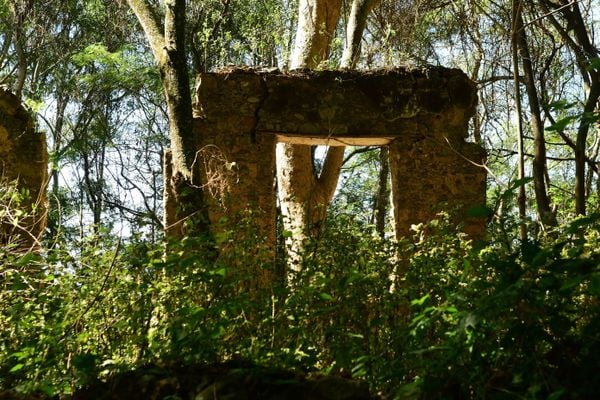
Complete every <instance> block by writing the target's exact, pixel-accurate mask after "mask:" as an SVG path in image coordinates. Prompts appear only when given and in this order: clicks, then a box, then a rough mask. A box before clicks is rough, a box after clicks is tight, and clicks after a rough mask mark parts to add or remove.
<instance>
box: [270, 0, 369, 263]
mask: <svg viewBox="0 0 600 400" xmlns="http://www.w3.org/2000/svg"><path fill="white" fill-rule="evenodd" d="M378 2H379V0H354V2H353V6H352V10H353V12H352V16H351V21H350V23H349V27H348V37H349V39H348V40H347V45H346V48H345V50H344V53H345V54H347V56H346V59H347V61H345V63H348V64H345V65H344V64H343V65H342V66H343V67H348V68H352V67H354V66H355V64H356V60H357V59H358V55H359V52H360V37H361V36H362V32H363V30H364V27H365V24H366V18H367V15H368V13H369V11H371V10H372V8H373V7H374V6H375V4H377V3H378ZM341 7H342V1H341V0H300V2H299V10H298V11H299V12H298V28H297V32H296V41H295V44H294V49H293V51H292V58H291V66H290V68H291V69H297V68H316V67H318V66H319V65H320V64H321V63H322V62H324V61H327V59H328V58H329V51H330V46H331V40H332V39H333V37H334V36H335V30H336V27H337V24H338V20H339V18H340V13H341ZM344 150H345V147H343V146H339V147H330V148H329V149H328V150H327V155H326V158H325V163H324V165H323V169H322V171H321V173H320V174H319V175H317V174H316V172H315V171H314V169H313V162H312V151H311V146H309V145H297V144H287V143H280V144H279V145H278V146H277V182H278V189H279V200H280V203H281V211H282V214H283V216H284V219H283V222H284V229H285V230H286V231H288V232H291V233H292V236H291V237H288V239H287V246H288V250H289V254H288V259H289V263H288V264H289V267H290V268H291V269H292V270H294V271H298V270H299V269H300V267H301V266H300V263H301V260H300V255H301V253H302V250H303V247H304V243H305V241H306V239H307V235H310V236H311V237H316V236H318V234H319V231H320V229H321V227H322V226H323V222H324V221H325V218H326V216H327V206H328V205H329V203H330V202H331V199H332V197H333V194H334V193H335V189H336V187H337V182H338V179H339V175H340V170H341V168H342V163H343V160H344Z"/></svg>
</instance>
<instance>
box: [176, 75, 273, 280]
mask: <svg viewBox="0 0 600 400" xmlns="http://www.w3.org/2000/svg"><path fill="white" fill-rule="evenodd" d="M196 95H197V99H196V101H195V106H194V107H195V108H194V127H193V135H194V138H195V141H196V148H197V149H198V150H197V152H196V157H195V163H196V165H195V166H194V167H196V168H194V169H195V170H196V169H197V170H200V171H201V175H202V176H201V177H200V178H201V179H200V180H199V182H201V185H202V190H203V191H204V193H205V196H204V198H205V202H206V206H207V208H208V217H209V220H210V225H211V231H212V234H213V236H214V239H215V241H216V244H217V246H218V248H219V253H220V257H221V259H222V261H223V262H224V264H225V265H226V266H228V267H231V269H232V270H235V273H236V274H238V276H240V277H241V278H242V279H246V277H247V278H248V279H251V281H252V282H253V285H254V286H258V287H266V286H269V285H270V284H272V283H273V281H274V274H275V271H274V263H275V253H276V246H275V243H276V237H275V229H276V219H277V214H276V209H275V199H276V193H275V145H276V141H277V139H276V135H275V134H261V135H257V134H256V125H257V123H258V109H259V107H260V105H261V103H262V101H263V100H264V99H263V96H264V95H265V90H264V82H263V78H262V76H261V75H259V74H238V75H235V74H232V75H228V76H227V75H218V74H205V75H203V76H202V77H201V78H199V80H198V86H197V92H196ZM167 161H168V160H167ZM165 204H166V208H165V214H166V215H165V219H166V221H165V222H166V226H176V224H177V221H175V220H174V215H175V212H174V210H175V208H176V207H177V204H173V202H172V201H171V199H170V196H168V195H167V196H166V198H165ZM244 267H246V268H252V270H244Z"/></svg>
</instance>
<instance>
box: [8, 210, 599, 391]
mask: <svg viewBox="0 0 600 400" xmlns="http://www.w3.org/2000/svg"><path fill="white" fill-rule="evenodd" d="M251 219H252V217H251V216H250V217H249V218H248V220H247V221H246V222H244V223H241V224H239V225H238V230H237V231H236V232H229V233H228V232H223V234H222V235H219V238H218V240H220V241H221V244H227V246H226V247H227V248H228V251H227V252H223V253H222V254H219V255H215V254H212V255H211V256H210V257H207V256H206V252H198V251H197V250H198V249H199V248H205V247H206V243H205V242H203V241H201V242H200V243H199V242H198V239H192V238H185V239H184V240H182V241H181V242H178V243H171V244H168V245H167V247H165V245H164V244H159V245H151V244H149V243H146V242H144V241H142V240H137V239H136V238H133V239H131V240H129V241H127V242H126V243H125V242H121V241H119V240H117V239H115V238H113V237H111V236H110V235H107V234H102V233H101V234H100V235H99V236H97V237H94V238H90V239H88V240H85V241H81V242H79V243H76V244H74V245H72V246H71V247H69V248H68V249H63V248H62V247H61V246H56V247H55V248H53V249H52V250H51V251H48V252H47V253H42V254H37V255H34V254H31V253H28V254H25V255H16V254H14V253H11V252H9V251H8V250H6V249H3V250H0V266H1V268H2V269H1V280H0V285H1V288H0V296H1V301H2V304H3V305H5V307H3V308H2V310H1V311H0V326H2V329H1V330H0V386H1V387H3V388H11V387H17V388H18V389H19V390H21V391H25V392H31V391H35V390H38V391H43V392H46V393H48V394H68V393H72V392H73V391H74V390H75V389H76V388H78V387H80V386H82V385H85V384H88V383H91V382H93V381H94V380H97V379H104V378H106V377H107V376H109V375H112V374H115V373H118V372H119V371H124V370H129V369H132V368H135V367H136V366H140V365H143V364H149V363H156V364H160V363H165V362H184V363H190V364H192V363H213V362H221V361H227V360H237V359H242V360H251V361H252V362H254V363H257V364H263V365H269V366H271V367H279V368H285V369H293V370H298V371H305V372H311V373H320V374H335V375H342V376H348V377H353V378H356V379H364V380H367V381H368V382H369V383H370V384H371V387H372V388H373V389H374V390H375V391H378V392H380V393H382V394H385V395H387V396H389V397H391V398H398V399H405V398H422V399H429V398H523V397H525V398H553V399H557V398H589V397H591V396H592V394H593V393H596V392H598V391H599V390H600V387H598V386H599V384H598V383H597V381H596V379H595V374H596V371H598V368H599V367H600V361H599V360H600V358H599V357H600V356H598V354H600V348H599V344H600V329H599V328H600V326H598V324H599V322H598V321H600V318H599V317H600V307H599V302H598V295H599V294H600V270H599V267H598V265H599V264H600V250H598V249H599V248H600V246H599V244H600V243H599V241H600V223H599V219H598V218H597V217H590V218H587V219H580V220H576V221H574V222H573V223H571V224H570V225H567V226H565V227H562V228H561V229H559V230H557V232H556V233H555V234H554V238H553V239H550V238H544V239H540V240H539V241H536V242H528V243H520V244H519V243H518V242H515V241H513V242H512V243H513V245H511V246H506V245H505V243H506V242H505V241H504V239H503V240H502V241H501V242H495V241H493V240H492V241H490V242H489V243H487V244H485V245H478V246H477V247H474V246H473V245H472V244H471V243H470V242H469V241H468V240H467V238H465V237H463V236H461V235H457V234H456V233H455V229H454V227H452V226H451V225H450V224H449V222H448V219H447V218H446V217H444V216H441V217H440V219H439V220H438V221H434V222H432V223H430V224H428V225H427V226H421V227H418V228H417V231H416V232H415V236H414V238H412V239H411V240H406V241H403V242H401V243H393V242H390V241H386V240H382V239H380V238H379V237H378V236H377V235H372V234H371V229H370V227H368V226H365V225H364V224H363V223H361V222H357V221H355V220H353V219H352V217H350V216H344V215H340V216H337V217H336V218H334V219H332V220H331V221H329V223H328V227H327V229H326V230H325V231H324V232H323V235H322V237H319V238H316V240H315V241H314V242H313V243H310V244H309V245H308V246H307V248H306V253H305V255H304V256H303V258H302V259H303V260H304V263H303V268H302V270H301V272H300V273H298V274H296V275H293V276H290V277H289V279H288V282H287V285H283V284H282V281H275V282H274V284H273V285H272V286H268V287H267V286H259V287H256V286H255V285H254V286H253V285H252V282H253V280H255V277H256V273H257V272H256V271H259V272H260V271H261V270H263V269H264V270H269V269H272V270H273V271H277V270H278V268H277V266H276V265H273V260H272V259H270V257H271V256H272V254H271V253H269V252H268V251H267V250H268V249H265V247H264V246H263V243H264V240H262V238H261V237H260V235H259V234H258V232H257V231H256V230H254V229H253V228H252V223H251ZM317 239H318V240H317ZM515 243H517V244H518V245H517V246H515V245H514V244H515ZM257 268H259V269H257Z"/></svg>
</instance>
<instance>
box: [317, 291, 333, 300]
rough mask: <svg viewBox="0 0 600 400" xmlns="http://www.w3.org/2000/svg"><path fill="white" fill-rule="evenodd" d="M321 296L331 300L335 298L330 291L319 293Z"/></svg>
mask: <svg viewBox="0 0 600 400" xmlns="http://www.w3.org/2000/svg"><path fill="white" fill-rule="evenodd" d="M319 297H320V298H321V300H325V301H331V300H333V296H332V295H330V294H329V293H323V292H321V293H319Z"/></svg>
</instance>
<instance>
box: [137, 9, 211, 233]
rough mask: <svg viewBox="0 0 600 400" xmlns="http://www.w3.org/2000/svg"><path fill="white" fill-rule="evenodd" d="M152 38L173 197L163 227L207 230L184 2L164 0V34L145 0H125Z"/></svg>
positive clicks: (181, 230)
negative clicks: (172, 211) (169, 221)
mask: <svg viewBox="0 0 600 400" xmlns="http://www.w3.org/2000/svg"><path fill="white" fill-rule="evenodd" d="M127 1H128V3H129V6H130V7H131V9H132V10H133V12H134V13H135V15H136V16H137V18H138V20H139V21H140V23H141V25H142V28H143V29H144V32H145V33H146V36H147V38H148V41H149V42H150V46H151V48H152V52H153V54H154V58H155V59H156V62H157V64H158V68H159V71H160V75H161V79H162V84H163V90H164V93H165V99H166V102H167V114H168V117H169V135H170V138H171V152H170V155H171V156H170V159H171V162H172V168H170V171H171V174H169V175H168V176H165V186H166V187H168V188H170V191H169V193H171V194H172V195H173V196H175V197H176V198H177V200H176V202H177V204H178V205H180V206H181V207H178V208H177V210H176V213H177V216H176V219H177V221H180V222H178V223H177V224H176V225H177V226H171V227H167V231H168V232H169V233H170V234H171V235H174V236H181V235H183V234H188V235H193V236H200V235H205V234H207V233H208V228H209V227H208V217H207V215H206V209H205V207H204V198H203V195H202V188H201V187H202V184H201V182H200V173H199V170H198V167H199V165H196V163H195V157H196V143H195V141H194V138H193V135H192V121H193V120H192V96H191V92H190V84H189V82H190V81H189V73H188V67H187V59H186V53H185V0H165V2H164V3H165V19H164V33H163V32H161V24H160V22H159V18H158V15H157V14H156V11H155V9H154V8H153V6H152V5H151V4H150V3H149V2H148V1H147V0H127Z"/></svg>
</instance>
